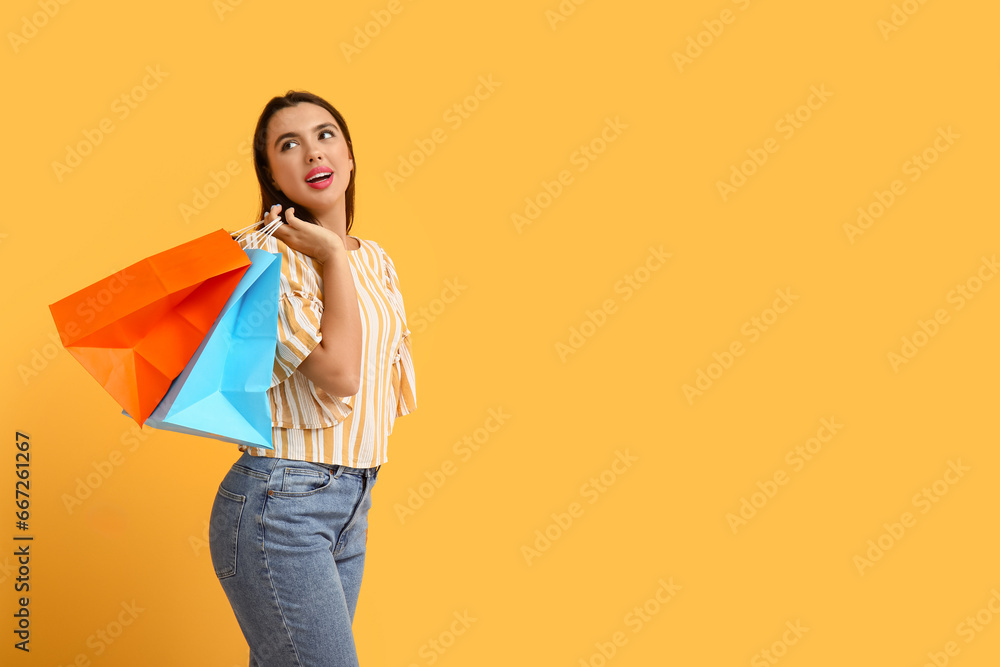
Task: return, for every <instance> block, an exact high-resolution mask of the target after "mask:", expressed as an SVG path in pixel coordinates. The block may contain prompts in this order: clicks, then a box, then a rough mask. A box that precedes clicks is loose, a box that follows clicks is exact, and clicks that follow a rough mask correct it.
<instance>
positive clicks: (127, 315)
mask: <svg viewBox="0 0 1000 667" xmlns="http://www.w3.org/2000/svg"><path fill="white" fill-rule="evenodd" d="M249 266H250V258H249V257H247V254H246V253H245V252H244V251H243V249H242V248H240V246H239V244H238V243H236V242H235V241H234V240H233V238H232V237H231V236H230V235H229V233H228V232H226V231H225V230H224V229H220V230H218V231H215V232H212V233H211V234H206V235H205V236H202V237H200V238H197V239H194V240H193V241H188V242H187V243H183V244H181V245H179V246H176V247H174V248H171V249H169V250H165V251H163V252H160V253H157V254H155V255H152V256H150V257H147V258H146V259H143V260H141V261H139V262H136V263H135V264H132V265H131V266H129V267H128V268H126V269H124V270H122V271H119V272H118V273H116V274H114V275H113V276H109V277H107V278H105V279H103V280H99V281H98V282H96V283H94V284H93V285H90V286H89V287H85V288H84V289H82V290H80V291H78V292H76V293H74V294H71V295H70V296H68V297H66V298H64V299H61V300H59V301H57V302H55V303H53V304H51V305H50V306H49V310H50V311H51V313H52V317H53V319H54V320H55V323H56V328H57V329H58V331H59V334H60V337H61V339H62V343H63V345H64V346H65V347H66V349H67V350H68V351H69V353H70V354H72V355H73V356H74V357H76V359H77V361H79V362H80V363H81V364H82V365H83V367H84V368H86V369H87V371H88V372H89V373H90V374H91V375H93V376H94V378H96V379H97V381H98V382H99V383H100V384H101V386H102V387H104V388H105V390H107V392H108V393H109V394H111V396H112V397H113V398H114V399H115V400H116V401H118V403H119V405H121V406H122V407H123V408H125V410H126V411H128V413H129V414H130V415H132V416H133V418H134V419H135V421H136V422H137V423H138V424H139V425H140V426H141V425H142V423H143V422H144V421H145V420H146V418H147V417H148V416H149V414H150V413H151V412H152V411H153V409H154V408H155V407H156V405H157V403H159V402H160V399H162V398H163V396H164V394H166V393H167V390H168V389H169V388H170V383H171V382H172V381H173V379H174V378H175V377H177V375H178V374H180V372H181V371H182V370H184V366H185V365H186V364H187V362H188V361H189V360H190V359H191V355H192V354H194V352H195V350H197V349H198V346H199V345H200V344H201V341H202V340H203V339H204V337H205V334H207V333H208V330H209V329H210V328H211V326H212V323H213V322H214V321H215V318H216V317H217V316H218V314H219V311H220V310H221V309H222V306H223V305H225V303H226V300H227V299H228V298H229V296H230V294H232V293H233V290H234V289H235V288H236V285H237V284H238V283H239V281H240V278H242V277H243V274H244V273H246V270H247V268H248V267H249Z"/></svg>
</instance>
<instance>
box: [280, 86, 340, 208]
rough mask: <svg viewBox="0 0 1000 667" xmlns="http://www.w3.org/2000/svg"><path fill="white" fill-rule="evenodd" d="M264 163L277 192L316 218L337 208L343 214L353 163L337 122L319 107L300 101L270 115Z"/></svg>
mask: <svg viewBox="0 0 1000 667" xmlns="http://www.w3.org/2000/svg"><path fill="white" fill-rule="evenodd" d="M267 159H268V163H269V164H270V167H271V176H272V178H273V179H274V181H275V183H277V186H278V188H279V189H280V190H281V191H282V192H283V193H284V194H285V196H286V197H288V198H289V199H291V200H292V201H293V202H295V203H296V204H298V205H299V206H302V207H304V208H305V209H307V210H308V211H309V212H310V213H312V214H313V216H315V217H316V218H317V219H320V218H322V217H324V214H329V213H330V212H332V211H335V210H336V207H337V206H340V208H341V210H344V209H343V207H344V204H343V203H342V202H343V199H344V192H345V191H346V190H347V186H348V184H349V183H350V180H351V170H352V169H353V168H354V161H353V160H352V159H351V155H350V150H349V149H348V146H347V141H346V140H345V139H344V135H343V133H342V132H341V130H340V126H339V125H338V124H337V121H336V119H334V117H333V116H332V115H331V114H330V112H329V111H327V110H326V109H324V108H323V107H321V106H317V105H315V104H310V103H308V102H303V103H301V104H298V105H296V106H293V107H287V108H285V109H282V110H280V111H278V112H277V113H275V114H274V115H273V116H271V120H270V121H269V122H268V124H267ZM317 178H319V180H317Z"/></svg>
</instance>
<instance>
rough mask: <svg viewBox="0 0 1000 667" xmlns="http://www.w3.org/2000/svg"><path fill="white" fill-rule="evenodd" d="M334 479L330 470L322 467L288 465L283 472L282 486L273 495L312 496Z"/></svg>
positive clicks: (288, 496) (289, 496) (287, 496)
mask: <svg viewBox="0 0 1000 667" xmlns="http://www.w3.org/2000/svg"><path fill="white" fill-rule="evenodd" d="M332 481H333V475H332V474H330V471H329V470H326V469H324V468H322V467H319V466H316V467H310V468H302V467H295V466H288V467H286V468H285V469H284V470H283V471H282V473H281V488H280V490H277V491H275V492H274V493H273V494H271V495H272V496H281V497H285V498H301V497H304V496H311V495H313V494H315V493H318V492H319V491H322V490H323V489H325V488H326V487H328V486H330V483H331V482H332Z"/></svg>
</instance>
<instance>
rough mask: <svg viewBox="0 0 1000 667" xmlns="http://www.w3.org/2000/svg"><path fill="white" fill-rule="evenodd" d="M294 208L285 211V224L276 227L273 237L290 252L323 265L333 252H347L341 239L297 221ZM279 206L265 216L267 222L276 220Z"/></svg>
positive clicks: (316, 226)
mask: <svg viewBox="0 0 1000 667" xmlns="http://www.w3.org/2000/svg"><path fill="white" fill-rule="evenodd" d="M294 211H295V207H294V206H293V207H291V208H289V209H288V210H287V211H285V222H286V224H284V225H281V226H280V227H278V229H277V230H275V232H274V237H275V238H276V239H278V240H279V241H281V242H283V243H284V244H285V245H287V246H288V247H289V248H291V249H292V250H298V251H299V252H301V253H302V254H304V255H309V256H310V257H312V258H313V259H315V260H316V261H317V262H320V263H322V264H325V263H326V262H327V261H328V260H329V259H330V257H332V256H333V254H334V253H335V252H339V251H341V250H343V251H344V252H347V246H345V245H344V241H343V239H341V238H340V237H339V236H337V235H336V234H335V233H333V232H331V231H330V230H329V229H326V228H325V227H322V226H320V225H315V224H313V223H310V222H305V221H304V220H299V219H298V218H296V217H295V214H294ZM279 213H281V204H275V205H274V206H272V207H271V210H270V211H269V212H268V214H267V222H272V221H273V220H275V219H277V217H278V214H279Z"/></svg>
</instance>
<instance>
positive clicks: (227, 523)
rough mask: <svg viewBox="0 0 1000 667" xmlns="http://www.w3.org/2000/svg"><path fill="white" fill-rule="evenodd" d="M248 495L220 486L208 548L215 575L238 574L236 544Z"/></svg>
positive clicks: (222, 577) (213, 510) (213, 506)
mask: <svg viewBox="0 0 1000 667" xmlns="http://www.w3.org/2000/svg"><path fill="white" fill-rule="evenodd" d="M246 500H247V497H246V496H241V495H239V494H237V493H232V492H231V491H227V490H226V489H224V488H222V486H219V491H218V493H216V494H215V502H214V503H213V504H212V516H211V518H210V519H209V532H208V535H209V537H208V550H209V551H210V552H211V554H212V567H214V568H215V576H217V577H218V578H219V579H225V578H226V577H231V576H233V575H234V574H236V545H237V543H238V542H239V535H240V519H241V518H242V517H243V506H244V505H245V504H246Z"/></svg>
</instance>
